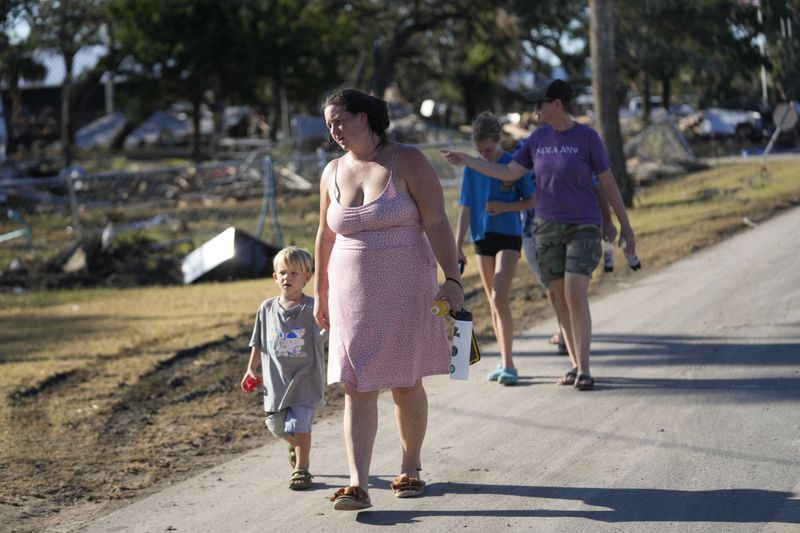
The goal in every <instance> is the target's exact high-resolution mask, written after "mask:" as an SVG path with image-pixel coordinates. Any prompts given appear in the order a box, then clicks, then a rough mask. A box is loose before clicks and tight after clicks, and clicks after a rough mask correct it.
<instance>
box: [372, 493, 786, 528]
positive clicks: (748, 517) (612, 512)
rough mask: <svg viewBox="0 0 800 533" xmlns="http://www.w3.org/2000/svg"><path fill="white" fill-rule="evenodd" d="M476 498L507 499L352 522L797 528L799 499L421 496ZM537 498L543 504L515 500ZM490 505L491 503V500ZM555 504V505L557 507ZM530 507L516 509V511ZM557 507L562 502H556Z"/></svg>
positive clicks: (622, 495) (378, 512) (769, 495)
mask: <svg viewBox="0 0 800 533" xmlns="http://www.w3.org/2000/svg"><path fill="white" fill-rule="evenodd" d="M452 494H459V495H465V496H466V495H469V496H478V495H481V494H486V495H492V496H510V497H514V499H509V500H508V504H509V505H508V508H506V509H486V508H483V509H476V508H473V509H459V510H446V509H443V510H429V509H425V510H422V509H419V510H374V511H365V512H361V513H359V515H358V517H357V521H358V522H360V523H363V524H372V525H399V524H412V523H415V522H417V521H418V520H419V519H421V518H425V517H437V516H441V517H447V516H463V517H497V518H512V517H520V518H537V517H539V518H558V517H564V518H586V519H590V520H597V521H600V522H726V523H758V522H771V521H772V522H780V523H788V524H800V500H796V499H791V498H792V493H791V492H778V491H770V490H758V489H727V490H700V491H691V490H664V489H619V488H602V487H574V488H571V487H535V486H534V487H526V486H520V485H479V484H474V485H473V484H469V483H433V484H431V485H429V486H428V488H427V490H426V492H425V498H426V499H427V498H431V497H437V496H445V495H452ZM517 497H520V498H538V499H541V500H550V501H549V502H535V501H533V500H528V502H525V501H524V500H518V499H516V498H517ZM552 500H570V501H576V502H579V503H580V504H581V505H591V506H593V507H602V508H603V509H575V510H569V509H543V508H539V509H537V508H533V507H534V506H536V505H537V504H545V503H547V504H548V506H549V505H552V504H553V502H552ZM492 501H497V500H496V499H492ZM557 505H559V504H557ZM523 506H525V507H530V508H528V509H522V508H521V507H523ZM560 506H562V507H563V504H560Z"/></svg>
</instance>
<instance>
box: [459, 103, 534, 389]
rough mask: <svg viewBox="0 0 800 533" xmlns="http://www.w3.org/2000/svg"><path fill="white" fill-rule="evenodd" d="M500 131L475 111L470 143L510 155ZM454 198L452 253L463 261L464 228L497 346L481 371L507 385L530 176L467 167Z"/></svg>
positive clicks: (512, 373) (496, 155)
mask: <svg viewBox="0 0 800 533" xmlns="http://www.w3.org/2000/svg"><path fill="white" fill-rule="evenodd" d="M501 136H502V126H501V124H500V121H499V120H498V119H497V117H495V116H494V115H492V114H490V113H487V112H484V113H481V114H480V115H479V116H478V118H477V119H475V122H473V123H472V145H473V147H474V148H475V150H477V151H478V153H479V154H480V157H481V158H483V159H485V160H487V161H490V162H496V163H508V162H510V161H511V160H512V155H511V154H510V153H508V152H505V151H503V149H502V148H500V138H501ZM460 204H461V211H460V213H459V216H458V229H457V231H456V247H457V248H458V258H459V261H463V262H464V264H466V262H467V259H466V257H465V256H464V252H463V247H464V239H465V238H466V234H467V230H468V229H469V232H470V237H471V239H472V242H473V243H474V245H475V255H476V257H477V259H478V268H479V271H480V275H481V280H482V281H483V288H484V290H485V291H486V297H487V299H488V300H489V303H490V305H491V311H492V326H493V327H494V333H495V337H496V338H497V344H498V345H499V347H500V364H498V365H497V368H496V369H495V370H494V371H493V372H492V373H490V374H489V375H488V376H487V377H488V379H489V380H491V381H497V382H499V383H501V384H503V385H513V384H515V383H516V382H517V379H518V376H517V369H516V367H515V366H514V361H513V358H512V354H511V348H512V342H513V339H514V321H513V318H512V316H511V305H510V301H509V292H510V290H511V281H512V280H513V279H514V271H515V270H516V268H517V263H518V262H519V257H520V249H521V247H522V217H521V216H520V211H523V210H525V209H530V208H532V207H533V181H532V180H531V177H530V176H529V175H525V176H523V177H521V178H520V179H518V180H516V181H513V182H503V181H500V180H498V179H495V178H492V177H489V176H487V175H485V174H482V173H480V172H478V171H477V170H473V169H471V168H468V167H467V168H464V181H463V183H462V185H461V200H460Z"/></svg>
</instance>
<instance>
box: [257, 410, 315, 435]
mask: <svg viewBox="0 0 800 533" xmlns="http://www.w3.org/2000/svg"><path fill="white" fill-rule="evenodd" d="M315 411H316V409H314V408H313V407H305V406H302V405H295V406H293V407H287V408H286V409H281V410H280V411H275V412H272V413H267V418H266V420H265V421H264V423H265V424H266V425H267V429H269V432H270V433H272V434H273V435H275V436H276V437H282V436H284V435H294V434H295V433H311V421H312V420H314V412H315Z"/></svg>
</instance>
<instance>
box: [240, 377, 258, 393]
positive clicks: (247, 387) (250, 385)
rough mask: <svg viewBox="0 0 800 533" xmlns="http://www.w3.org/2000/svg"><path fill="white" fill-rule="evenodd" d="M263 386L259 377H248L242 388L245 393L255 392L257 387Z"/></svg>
mask: <svg viewBox="0 0 800 533" xmlns="http://www.w3.org/2000/svg"><path fill="white" fill-rule="evenodd" d="M259 385H261V378H260V377H258V376H247V379H245V380H244V385H242V388H243V389H244V391H245V392H253V391H254V390H255V388H256V387H258V386H259Z"/></svg>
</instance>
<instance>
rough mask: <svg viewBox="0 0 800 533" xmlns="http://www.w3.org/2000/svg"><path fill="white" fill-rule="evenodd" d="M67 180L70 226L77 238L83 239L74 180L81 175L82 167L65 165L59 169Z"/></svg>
mask: <svg viewBox="0 0 800 533" xmlns="http://www.w3.org/2000/svg"><path fill="white" fill-rule="evenodd" d="M61 174H62V175H63V176H64V178H65V180H66V182H67V190H69V203H70V207H71V209H72V226H73V229H74V230H75V232H76V234H77V235H78V240H81V241H82V240H83V227H82V226H81V217H80V212H79V208H78V197H77V195H76V194H75V180H77V179H78V178H80V177H81V176H82V175H83V169H82V168H80V167H66V168H65V169H63V170H62V171H61Z"/></svg>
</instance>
